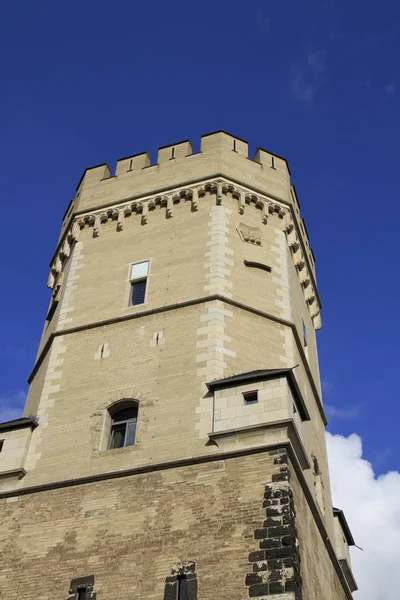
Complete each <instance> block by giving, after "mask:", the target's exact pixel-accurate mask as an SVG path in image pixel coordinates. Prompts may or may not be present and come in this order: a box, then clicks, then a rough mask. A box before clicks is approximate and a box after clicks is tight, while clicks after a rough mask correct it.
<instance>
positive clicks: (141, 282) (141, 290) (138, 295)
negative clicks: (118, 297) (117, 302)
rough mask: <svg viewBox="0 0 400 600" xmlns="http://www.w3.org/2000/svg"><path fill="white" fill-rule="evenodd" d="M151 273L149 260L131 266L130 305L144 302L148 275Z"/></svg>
mask: <svg viewBox="0 0 400 600" xmlns="http://www.w3.org/2000/svg"><path fill="white" fill-rule="evenodd" d="M148 273H149V261H148V260H146V261H144V262H140V263H136V264H134V265H132V266H131V272H130V279H129V285H130V290H129V306H136V305H137V304H143V303H144V301H145V299H146V289H147V276H148Z"/></svg>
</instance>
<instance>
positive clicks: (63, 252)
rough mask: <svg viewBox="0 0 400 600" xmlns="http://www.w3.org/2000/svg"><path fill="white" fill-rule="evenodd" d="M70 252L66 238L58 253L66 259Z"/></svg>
mask: <svg viewBox="0 0 400 600" xmlns="http://www.w3.org/2000/svg"><path fill="white" fill-rule="evenodd" d="M70 252H71V247H70V245H69V241H68V236H67V237H66V238H65V241H64V243H63V246H62V249H61V251H60V254H61V255H62V256H63V257H65V258H68V256H69V255H70Z"/></svg>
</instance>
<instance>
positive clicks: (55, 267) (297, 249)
mask: <svg viewBox="0 0 400 600" xmlns="http://www.w3.org/2000/svg"><path fill="white" fill-rule="evenodd" d="M207 192H209V193H215V194H216V204H217V206H219V205H221V203H222V197H223V195H228V194H230V195H231V196H232V198H234V199H235V200H237V202H238V213H239V214H241V215H243V214H244V212H245V209H246V206H249V205H251V204H254V205H255V206H256V207H258V208H259V209H261V222H262V223H263V224H264V225H266V224H267V223H268V217H269V215H271V214H273V213H276V214H277V215H278V216H279V218H281V219H285V227H284V230H285V232H286V235H287V241H288V245H289V248H290V250H291V253H292V257H293V261H294V265H295V267H296V270H297V273H298V274H299V278H300V283H301V284H302V286H303V291H304V296H305V299H306V302H307V304H308V307H309V311H310V316H311V318H312V319H313V323H314V327H315V329H319V328H320V327H321V319H320V316H319V312H320V307H319V305H318V301H317V294H316V291H315V289H314V287H313V285H312V283H311V281H312V278H311V277H310V274H309V270H308V268H307V260H306V258H305V255H304V253H303V251H302V245H301V242H300V239H299V237H298V234H297V231H296V227H295V225H294V221H293V215H292V212H291V210H290V208H289V207H287V206H284V205H282V204H280V203H279V202H276V201H275V200H272V199H271V198H268V197H266V196H262V195H261V194H256V193H254V192H252V191H250V190H248V189H245V188H243V187H241V186H237V185H234V184H233V183H231V182H229V181H227V180H225V179H222V178H218V179H215V180H212V181H206V182H204V183H202V184H200V185H199V184H196V185H194V186H190V187H185V188H183V189H178V190H174V191H172V192H168V193H165V194H157V195H155V196H153V197H150V198H144V199H141V200H133V201H132V200H128V201H126V202H124V203H123V204H120V205H118V206H114V207H110V208H107V209H102V210H99V211H95V212H91V213H87V214H84V215H80V216H78V217H77V218H76V220H75V221H74V222H73V224H72V226H71V229H70V230H69V231H68V233H67V235H66V237H65V240H64V242H63V244H62V246H61V247H60V249H59V251H58V253H57V254H56V257H55V259H54V261H53V264H52V266H51V270H50V274H49V277H48V281H47V286H48V287H49V288H51V289H54V286H55V285H56V283H57V280H59V279H58V277H57V276H58V274H59V273H61V271H62V270H63V265H64V264H65V262H66V259H67V258H68V257H69V256H70V253H71V247H72V245H73V244H74V242H75V241H77V240H78V238H79V232H80V230H81V229H83V228H84V227H92V228H93V237H98V236H99V235H100V234H101V226H102V224H103V223H106V222H108V221H116V231H122V230H123V228H124V222H125V218H126V217H129V216H130V215H133V214H136V215H140V219H141V224H142V225H147V223H148V219H149V212H150V211H151V210H154V209H155V208H156V207H157V206H158V207H160V208H165V216H166V218H167V219H170V218H172V217H173V215H174V207H175V205H176V204H179V203H180V202H186V201H190V202H191V210H192V212H196V211H198V210H199V203H200V202H201V199H202V198H203V197H204V196H205V194H206V193H207ZM251 229H257V231H254V232H253V231H251ZM238 230H239V234H240V236H241V238H242V240H243V241H245V242H250V243H254V244H257V245H261V229H259V228H251V227H249V226H246V225H244V224H243V223H241V224H240V226H239V229H238Z"/></svg>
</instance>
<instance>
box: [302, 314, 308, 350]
mask: <svg viewBox="0 0 400 600" xmlns="http://www.w3.org/2000/svg"><path fill="white" fill-rule="evenodd" d="M301 322H302V324H303V343H304V347H306V346H307V327H306V324H305V323H304V321H303V319H302V321H301Z"/></svg>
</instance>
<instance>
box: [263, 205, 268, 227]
mask: <svg viewBox="0 0 400 600" xmlns="http://www.w3.org/2000/svg"><path fill="white" fill-rule="evenodd" d="M268 205H269V203H268V202H267V201H266V200H264V201H263V206H262V222H263V223H264V224H265V225H266V224H267V223H268V214H269V212H268Z"/></svg>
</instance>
